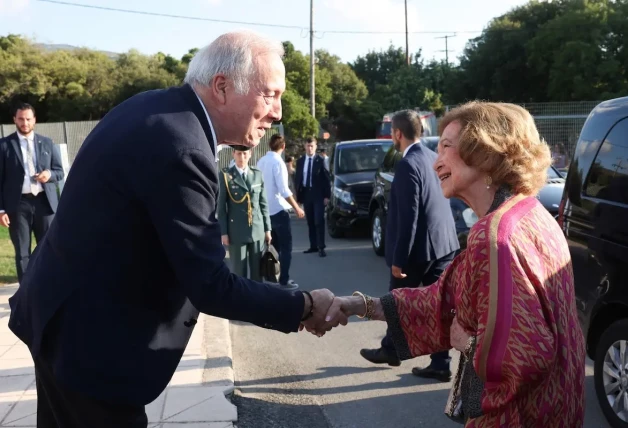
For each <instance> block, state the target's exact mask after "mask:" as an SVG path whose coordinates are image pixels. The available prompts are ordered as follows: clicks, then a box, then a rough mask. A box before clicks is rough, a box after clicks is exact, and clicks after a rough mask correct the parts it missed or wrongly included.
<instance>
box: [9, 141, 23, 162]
mask: <svg viewBox="0 0 628 428" xmlns="http://www.w3.org/2000/svg"><path fill="white" fill-rule="evenodd" d="M9 139H10V140H11V145H12V146H13V150H15V154H16V155H17V158H18V159H19V160H20V166H21V167H22V169H24V156H22V147H20V139H19V137H18V136H17V133H15V134H12V135H10V136H9Z"/></svg>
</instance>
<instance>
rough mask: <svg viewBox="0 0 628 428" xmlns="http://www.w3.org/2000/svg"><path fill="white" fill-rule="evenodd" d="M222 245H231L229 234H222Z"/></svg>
mask: <svg viewBox="0 0 628 428" xmlns="http://www.w3.org/2000/svg"><path fill="white" fill-rule="evenodd" d="M222 245H229V235H222Z"/></svg>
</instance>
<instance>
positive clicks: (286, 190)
mask: <svg viewBox="0 0 628 428" xmlns="http://www.w3.org/2000/svg"><path fill="white" fill-rule="evenodd" d="M257 169H259V170H260V171H262V175H263V177H264V188H265V189H266V199H267V200H268V214H269V215H275V214H277V213H279V212H281V211H286V210H289V209H290V208H291V206H290V204H289V203H288V201H286V198H289V197H290V196H292V191H291V190H290V187H288V168H287V167H286V163H285V162H284V160H283V159H282V157H281V156H280V155H279V153H277V152H272V151H271V152H268V153H266V155H264V157H262V158H261V159H260V160H259V161H258V162H257Z"/></svg>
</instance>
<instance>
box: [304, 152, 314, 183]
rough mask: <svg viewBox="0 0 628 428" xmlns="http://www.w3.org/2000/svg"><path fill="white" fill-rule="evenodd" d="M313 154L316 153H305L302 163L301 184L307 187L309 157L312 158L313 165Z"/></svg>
mask: <svg viewBox="0 0 628 428" xmlns="http://www.w3.org/2000/svg"><path fill="white" fill-rule="evenodd" d="M314 156H316V155H312V156H308V155H305V163H304V164H303V186H305V187H307V176H308V174H309V172H310V171H309V170H308V168H309V165H310V159H312V166H314Z"/></svg>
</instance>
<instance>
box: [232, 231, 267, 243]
mask: <svg viewBox="0 0 628 428" xmlns="http://www.w3.org/2000/svg"><path fill="white" fill-rule="evenodd" d="M227 239H228V238H227ZM272 240H273V237H272V235H271V234H270V232H266V233H265V236H264V241H266V243H267V244H268V245H270V241H272Z"/></svg>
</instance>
